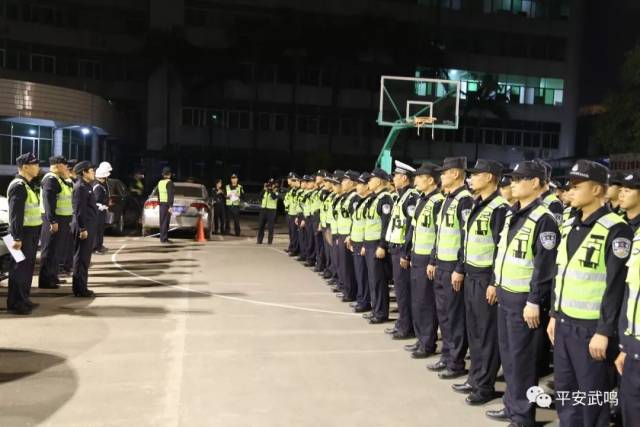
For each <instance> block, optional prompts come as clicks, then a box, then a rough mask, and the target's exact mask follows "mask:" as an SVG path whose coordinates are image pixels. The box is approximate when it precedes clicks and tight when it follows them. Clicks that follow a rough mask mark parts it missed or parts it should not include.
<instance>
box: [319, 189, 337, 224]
mask: <svg viewBox="0 0 640 427" xmlns="http://www.w3.org/2000/svg"><path fill="white" fill-rule="evenodd" d="M335 198H336V193H329V194H327V197H325V198H324V202H323V203H322V214H321V216H320V224H321V225H322V228H327V227H329V228H330V227H331V221H333V217H332V213H331V210H332V207H333V201H334V200H335Z"/></svg>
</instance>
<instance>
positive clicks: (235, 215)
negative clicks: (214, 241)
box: [224, 206, 240, 236]
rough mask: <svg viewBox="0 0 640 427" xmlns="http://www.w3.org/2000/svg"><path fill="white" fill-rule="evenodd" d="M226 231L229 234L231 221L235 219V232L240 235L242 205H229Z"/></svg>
mask: <svg viewBox="0 0 640 427" xmlns="http://www.w3.org/2000/svg"><path fill="white" fill-rule="evenodd" d="M225 220H226V222H225V225H224V233H225V234H229V233H230V231H231V221H232V220H233V232H234V233H235V235H236V236H239V235H240V206H227V215H226V216H225Z"/></svg>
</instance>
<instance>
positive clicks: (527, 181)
mask: <svg viewBox="0 0 640 427" xmlns="http://www.w3.org/2000/svg"><path fill="white" fill-rule="evenodd" d="M539 183H540V181H539V180H538V178H521V177H514V178H513V179H512V180H511V194H512V195H513V198H514V199H517V200H524V199H527V198H529V197H531V196H532V195H534V194H535V193H536V192H539V191H540V186H539Z"/></svg>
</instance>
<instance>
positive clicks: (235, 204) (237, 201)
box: [225, 173, 244, 236]
mask: <svg viewBox="0 0 640 427" xmlns="http://www.w3.org/2000/svg"><path fill="white" fill-rule="evenodd" d="M225 189H226V196H227V218H226V219H227V223H226V224H225V233H226V234H229V232H230V230H231V220H233V231H234V233H235V235H236V236H239V235H240V206H241V205H242V196H244V189H243V188H242V185H240V184H239V183H238V175H236V174H235V173H234V174H232V175H231V184H227V186H226V187H225Z"/></svg>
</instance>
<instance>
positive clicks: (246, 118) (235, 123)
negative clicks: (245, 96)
mask: <svg viewBox="0 0 640 427" xmlns="http://www.w3.org/2000/svg"><path fill="white" fill-rule="evenodd" d="M227 116H228V118H227V128H228V129H239V130H251V113H250V112H248V111H229V112H228V114H227Z"/></svg>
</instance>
